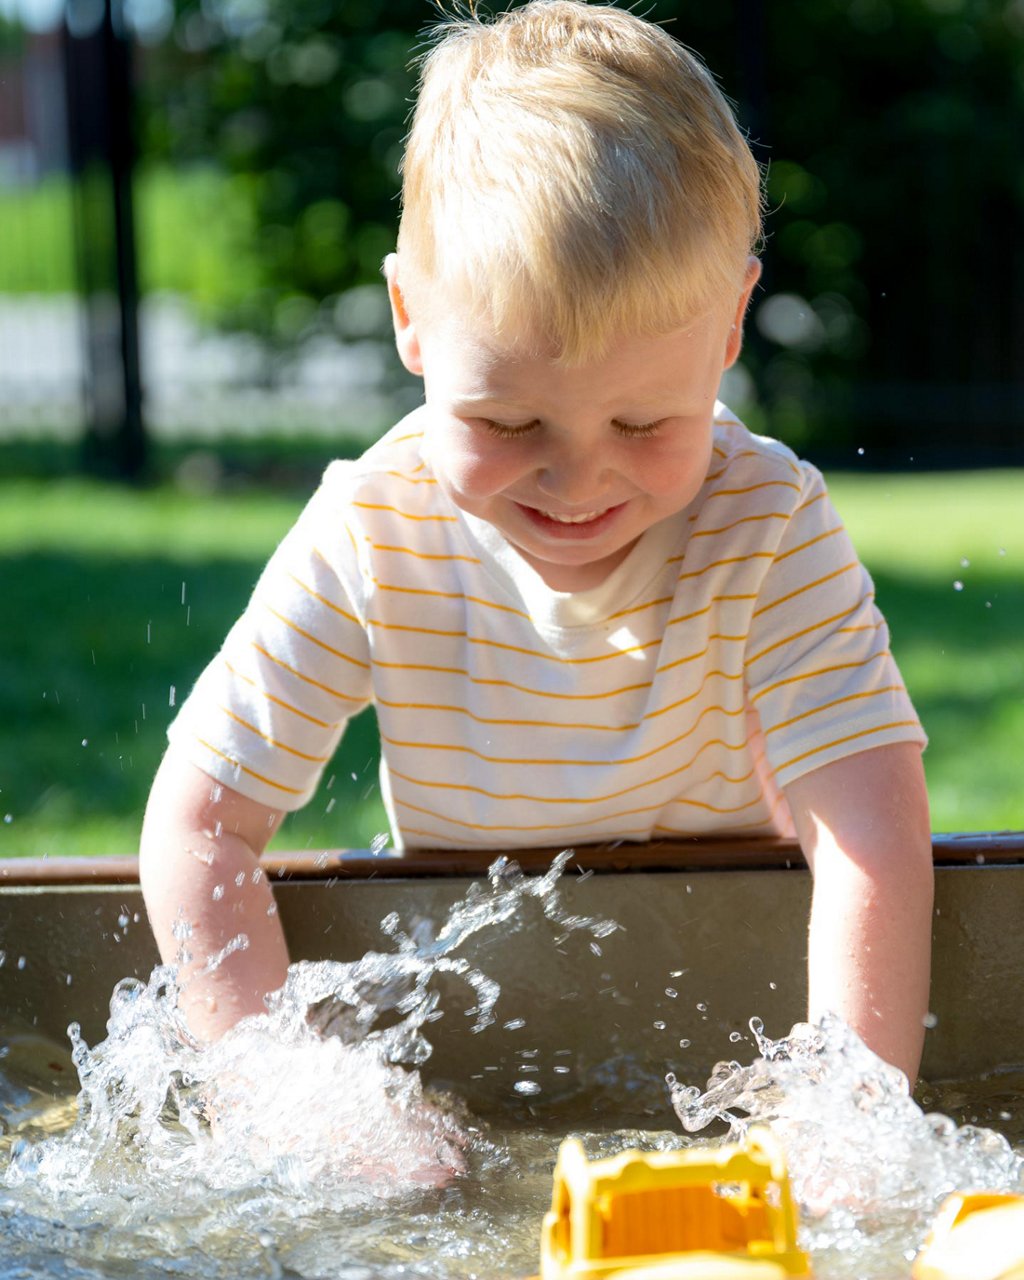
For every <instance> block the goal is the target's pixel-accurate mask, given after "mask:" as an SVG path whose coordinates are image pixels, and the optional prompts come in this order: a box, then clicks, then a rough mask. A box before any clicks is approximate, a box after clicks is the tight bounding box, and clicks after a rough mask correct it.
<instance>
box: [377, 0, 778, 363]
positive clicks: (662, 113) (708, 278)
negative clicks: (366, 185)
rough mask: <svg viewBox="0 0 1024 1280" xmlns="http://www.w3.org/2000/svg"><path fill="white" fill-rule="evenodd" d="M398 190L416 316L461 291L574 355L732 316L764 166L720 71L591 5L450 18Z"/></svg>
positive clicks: (653, 29)
mask: <svg viewBox="0 0 1024 1280" xmlns="http://www.w3.org/2000/svg"><path fill="white" fill-rule="evenodd" d="M402 197H403V210H402V220H401V227H400V232H399V241H398V253H399V263H400V270H401V279H402V283H403V290H404V293H405V296H406V301H407V304H408V306H409V309H410V312H411V314H412V315H413V316H414V318H417V317H421V316H431V315H437V314H439V309H440V307H442V306H444V305H451V303H452V300H453V299H458V304H459V305H460V306H465V305H467V304H468V306H469V308H470V309H471V314H472V315H473V316H474V318H476V319H480V320H483V321H485V322H487V323H488V324H489V325H490V326H491V328H492V329H493V331H494V332H495V333H496V334H497V335H499V337H501V339H502V340H504V341H510V342H514V343H518V344H529V345H532V346H533V347H534V348H535V349H544V350H547V351H551V352H553V354H554V358H556V359H558V360H559V361H561V362H564V363H577V362H580V361H583V360H586V359H588V358H592V357H594V356H596V355H598V354H600V353H601V352H602V351H603V350H605V349H606V347H607V345H608V343H609V341H610V340H611V338H612V337H613V335H614V334H616V333H622V332H631V333H638V334H646V335H653V334H660V333H668V332H671V331H672V330H674V329H676V328H680V327H682V326H683V325H685V324H686V323H688V322H689V321H691V320H693V319H694V318H695V317H696V316H698V315H699V314H701V313H702V312H704V311H706V310H708V309H710V308H711V307H713V306H714V305H716V303H718V302H721V300H722V299H723V298H728V299H730V300H731V301H732V303H733V305H734V304H735V300H736V297H737V296H738V294H739V292H740V291H741V290H742V287H743V282H744V277H745V273H746V268H747V261H748V257H749V254H750V253H751V252H752V251H753V250H755V248H756V246H757V244H758V242H759V239H760V234H761V200H762V197H761V174H760V170H759V167H758V165H757V162H756V161H755V159H754V157H753V156H752V155H751V152H750V148H749V147H748V145H747V143H746V141H745V139H744V137H743V135H742V134H741V133H740V131H739V129H738V128H737V125H736V121H735V119H734V117H733V114H732V111H731V109H730V107H729V104H728V102H727V101H726V99H725V98H724V96H723V95H722V93H721V92H720V90H719V89H718V87H717V86H716V84H715V82H714V80H713V79H712V76H711V74H710V72H709V71H708V70H707V69H706V67H704V65H703V64H702V63H701V62H700V61H699V60H698V59H697V58H696V57H695V56H694V55H693V54H692V53H690V52H689V51H688V50H686V49H685V48H684V47H683V46H682V45H681V44H679V43H678V42H676V41H675V40H673V39H672V38H671V37H670V36H669V35H667V34H666V33H665V32H664V31H663V30H662V29H661V28H660V27H658V26H655V25H654V24H652V23H649V22H646V21H644V20H643V19H641V18H638V17H636V16H635V15H634V14H631V13H628V12H626V11H624V10H621V9H616V8H613V7H611V6H606V5H590V4H587V3H585V2H583V0H530V2H529V3H527V4H524V5H522V6H521V7H519V8H516V9H512V10H510V11H508V12H506V13H503V14H501V15H500V16H498V17H497V18H495V19H494V20H492V21H486V22H485V21H481V20H480V19H478V18H477V16H476V14H475V11H473V10H471V11H470V16H468V17H467V18H463V19H456V20H452V21H448V22H444V23H442V24H441V25H440V26H439V28H438V29H437V32H436V42H435V44H434V46H433V48H432V49H431V50H430V51H429V53H428V54H427V55H426V56H425V58H424V59H423V65H422V72H421V82H420V94H419V100H418V104H417V106H416V110H415V113H414V116H413V121H412V127H411V130H410V134H409V138H408V140H407V146H406V152H405V158H404V162H403V191H402Z"/></svg>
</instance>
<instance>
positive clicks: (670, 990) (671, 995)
mask: <svg viewBox="0 0 1024 1280" xmlns="http://www.w3.org/2000/svg"><path fill="white" fill-rule="evenodd" d="M665 994H666V995H667V996H668V998H669V999H670V1000H674V999H675V998H676V996H678V995H679V992H678V991H677V990H676V989H675V987H666V988H665Z"/></svg>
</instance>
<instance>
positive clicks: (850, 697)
mask: <svg viewBox="0 0 1024 1280" xmlns="http://www.w3.org/2000/svg"><path fill="white" fill-rule="evenodd" d="M903 692H905V690H904V688H903V685H901V684H886V685H882V686H881V687H880V688H878V689H865V690H862V691H861V692H860V693H848V694H846V696H845V697H842V698H834V699H833V700H832V701H831V702H823V703H822V704H821V705H820V706H818V707H811V709H810V711H801V712H800V714H799V715H798V716H790V718H789V719H788V720H782V721H780V723H779V724H773V725H772V727H771V728H770V729H765V731H764V736H765V737H766V738H767V737H768V735H769V734H771V733H778V732H779V731H780V730H782V729H788V728H789V726H790V725H793V724H796V723H797V722H798V721H800V720H807V719H808V718H809V717H810V716H817V715H820V714H821V713H822V712H823V711H831V710H832V708H833V707H840V706H842V705H843V703H844V702H857V701H860V700H861V699H863V698H875V697H877V696H878V695H879V694H880V693H903Z"/></svg>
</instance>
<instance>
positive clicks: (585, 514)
mask: <svg viewBox="0 0 1024 1280" xmlns="http://www.w3.org/2000/svg"><path fill="white" fill-rule="evenodd" d="M540 514H541V515H542V516H545V517H546V518H547V519H548V520H557V521H558V523H559V524H588V523H589V522H590V521H591V520H597V519H598V517H599V516H603V515H604V511H581V512H580V513H579V515H575V516H566V515H561V514H559V512H557V511H542V512H541V513H540Z"/></svg>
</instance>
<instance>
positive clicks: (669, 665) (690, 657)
mask: <svg viewBox="0 0 1024 1280" xmlns="http://www.w3.org/2000/svg"><path fill="white" fill-rule="evenodd" d="M746 638H747V637H746V636H723V635H721V634H720V633H719V632H717V631H716V632H714V634H713V635H710V636H708V639H709V640H731V641H736V640H738V641H740V642H741V643H743V642H744V641H745V640H746ZM710 652H711V645H710V644H708V645H706V646H705V647H704V648H703V649H700V650H699V651H698V652H697V653H688V654H687V655H686V656H685V657H684V658H676V659H675V660H674V661H673V662H666V663H665V664H664V666H661V667H658V668H657V670H656V671H655V673H654V674H655V675H658V676H660V675H661V674H662V672H664V671H673V670H674V669H675V668H676V667H681V666H683V665H684V664H685V663H687V662H694V661H696V659H698V658H703V657H705V656H706V655H707V654H708V653H710Z"/></svg>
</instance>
